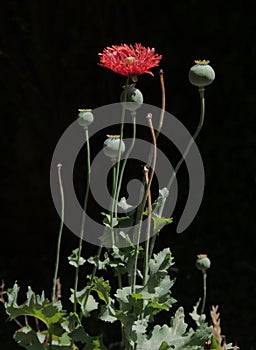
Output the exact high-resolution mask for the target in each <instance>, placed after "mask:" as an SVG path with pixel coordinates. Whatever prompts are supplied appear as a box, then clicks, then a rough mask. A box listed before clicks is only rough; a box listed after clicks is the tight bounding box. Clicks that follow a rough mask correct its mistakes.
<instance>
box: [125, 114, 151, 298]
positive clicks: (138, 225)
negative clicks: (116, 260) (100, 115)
mask: <svg viewBox="0 0 256 350" xmlns="http://www.w3.org/2000/svg"><path fill="white" fill-rule="evenodd" d="M146 118H147V119H148V121H149V125H150V130H151V133H152V137H153V141H154V145H156V138H155V133H154V128H153V125H152V114H151V113H148V115H147V117H146ZM155 152H156V147H154V154H155V155H154V159H153V164H152V172H151V176H150V178H149V182H148V184H147V187H146V191H145V192H144V196H143V199H142V202H141V204H140V205H139V207H138V211H137V215H136V221H135V226H136V229H135V254H134V263H133V272H132V281H131V291H132V293H133V292H134V290H135V286H136V275H137V265H138V256H139V243H140V235H141V228H142V219H143V212H144V208H145V205H146V202H147V198H148V191H149V189H150V186H151V183H152V179H153V175H154V171H155V162H156V153H155Z"/></svg>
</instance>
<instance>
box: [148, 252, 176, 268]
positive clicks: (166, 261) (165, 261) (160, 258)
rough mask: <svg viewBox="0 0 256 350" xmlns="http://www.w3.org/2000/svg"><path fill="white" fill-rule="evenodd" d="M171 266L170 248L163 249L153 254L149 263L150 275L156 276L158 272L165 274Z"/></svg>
mask: <svg viewBox="0 0 256 350" xmlns="http://www.w3.org/2000/svg"><path fill="white" fill-rule="evenodd" d="M172 265H173V258H172V255H171V251H170V248H165V249H163V250H162V251H161V252H159V253H157V254H154V257H153V259H150V261H149V269H150V273H151V274H156V273H157V272H159V271H163V272H164V273H165V274H166V273H167V269H168V268H169V267H170V266H172Z"/></svg>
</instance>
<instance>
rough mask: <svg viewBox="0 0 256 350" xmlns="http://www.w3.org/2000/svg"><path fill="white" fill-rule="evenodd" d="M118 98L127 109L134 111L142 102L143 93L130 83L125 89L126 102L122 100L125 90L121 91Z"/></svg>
mask: <svg viewBox="0 0 256 350" xmlns="http://www.w3.org/2000/svg"><path fill="white" fill-rule="evenodd" d="M120 100H121V103H122V105H123V106H124V105H125V108H126V109H127V110H128V111H131V112H134V111H136V109H138V108H140V107H141V105H142V104H143V95H142V93H141V91H140V90H139V89H137V88H136V87H135V86H134V85H130V86H129V87H128V89H127V96H126V102H124V101H125V90H124V91H123V92H122V93H121V96H120Z"/></svg>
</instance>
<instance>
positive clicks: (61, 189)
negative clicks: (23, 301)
mask: <svg viewBox="0 0 256 350" xmlns="http://www.w3.org/2000/svg"><path fill="white" fill-rule="evenodd" d="M57 167H58V180H59V186H60V198H61V221H60V227H59V234H58V241H57V252H56V262H55V271H54V277H53V287H52V302H53V303H54V302H55V301H56V300H55V294H56V283H57V277H58V270H59V261H60V244H61V238H62V231H63V223H64V191H63V185H62V179H61V167H62V165H61V164H58V165H57Z"/></svg>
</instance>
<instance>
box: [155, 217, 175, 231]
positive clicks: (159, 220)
mask: <svg viewBox="0 0 256 350" xmlns="http://www.w3.org/2000/svg"><path fill="white" fill-rule="evenodd" d="M152 220H153V222H154V229H153V234H156V233H157V232H159V231H160V230H161V229H162V228H163V227H164V226H165V225H169V224H171V223H172V222H173V219H172V218H167V219H166V218H164V217H159V216H156V215H152Z"/></svg>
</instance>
